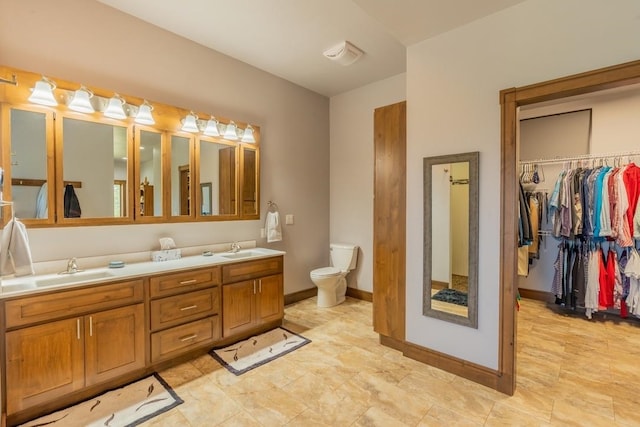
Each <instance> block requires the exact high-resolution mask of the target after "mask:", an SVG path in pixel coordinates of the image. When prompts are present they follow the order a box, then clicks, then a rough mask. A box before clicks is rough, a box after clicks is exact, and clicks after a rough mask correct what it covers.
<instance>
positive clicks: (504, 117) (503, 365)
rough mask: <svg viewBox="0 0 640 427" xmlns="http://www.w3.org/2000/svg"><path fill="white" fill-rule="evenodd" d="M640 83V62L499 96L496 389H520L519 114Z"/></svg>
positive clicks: (561, 79) (501, 92)
mask: <svg viewBox="0 0 640 427" xmlns="http://www.w3.org/2000/svg"><path fill="white" fill-rule="evenodd" d="M636 83H640V60H638V61H632V62H627V63H624V64H619V65H614V66H611V67H606V68H601V69H597V70H593V71H588V72H585V73H580V74H575V75H572V76H568V77H562V78H559V79H555V80H549V81H546V82H542V83H536V84H533V85H528V86H523V87H519V88H510V89H504V90H502V91H500V105H501V146H500V163H501V168H500V185H501V188H502V192H501V196H500V212H501V215H500V218H501V223H500V232H501V233H500V236H501V237H500V260H501V261H500V325H499V327H500V331H499V333H500V342H499V353H498V357H499V360H498V376H499V378H498V382H497V386H498V390H499V391H501V392H503V393H507V394H510V395H512V394H513V393H514V392H515V387H516V321H517V316H516V292H517V283H518V276H517V258H518V256H517V248H516V242H517V240H516V238H517V229H518V224H517V221H518V212H517V209H516V206H517V201H518V179H517V176H518V175H517V166H518V159H517V150H518V147H517V140H516V132H517V124H518V121H517V120H518V118H517V109H518V107H520V106H523V105H530V104H534V103H538V102H543V101H551V100H557V99H561V98H566V97H569V96H574V95H582V94H587V93H592V92H597V91H600V90H605V89H612V88H616V87H622V86H628V85H631V84H636Z"/></svg>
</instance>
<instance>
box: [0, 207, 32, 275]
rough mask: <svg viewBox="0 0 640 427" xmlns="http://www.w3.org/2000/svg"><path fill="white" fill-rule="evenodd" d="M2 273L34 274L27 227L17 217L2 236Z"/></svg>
mask: <svg viewBox="0 0 640 427" xmlns="http://www.w3.org/2000/svg"><path fill="white" fill-rule="evenodd" d="M0 274H2V275H3V276H6V275H8V274H15V275H16V276H25V275H27V274H34V270H33V263H32V261H31V249H30V248H29V237H28V236H27V228H26V227H25V226H24V224H23V223H22V222H20V221H18V220H17V219H15V218H14V219H12V220H10V221H9V222H8V223H7V225H6V226H5V227H4V230H2V237H1V238H0Z"/></svg>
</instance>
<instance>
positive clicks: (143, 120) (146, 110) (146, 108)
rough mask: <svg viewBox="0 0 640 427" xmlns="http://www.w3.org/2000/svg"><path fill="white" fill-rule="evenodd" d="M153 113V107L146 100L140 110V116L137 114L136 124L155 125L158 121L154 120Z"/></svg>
mask: <svg viewBox="0 0 640 427" xmlns="http://www.w3.org/2000/svg"><path fill="white" fill-rule="evenodd" d="M152 111H153V105H151V104H149V102H147V100H146V99H145V100H144V102H143V103H142V105H141V106H140V107H139V108H138V114H136V118H135V122H136V123H140V124H141V125H153V124H155V123H156V121H155V120H154V119H153V116H152V115H151V112H152Z"/></svg>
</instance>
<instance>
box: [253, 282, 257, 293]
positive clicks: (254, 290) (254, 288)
mask: <svg viewBox="0 0 640 427" xmlns="http://www.w3.org/2000/svg"><path fill="white" fill-rule="evenodd" d="M253 294H254V295H255V294H256V281H255V280H254V281H253Z"/></svg>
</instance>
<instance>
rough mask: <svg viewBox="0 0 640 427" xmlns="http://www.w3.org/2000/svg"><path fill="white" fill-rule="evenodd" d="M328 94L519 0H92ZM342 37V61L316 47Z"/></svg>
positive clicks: (396, 67)
mask: <svg viewBox="0 0 640 427" xmlns="http://www.w3.org/2000/svg"><path fill="white" fill-rule="evenodd" d="M98 1H100V2H101V3H104V4H106V5H109V6H112V7H114V8H116V9H119V10H121V11H123V12H125V13H127V14H129V15H132V16H135V17H137V18H139V19H141V20H143V21H146V22H149V23H151V24H154V25H156V26H158V27H161V28H164V29H166V30H168V31H171V32H173V33H175V34H178V35H180V36H182V37H185V38H187V39H190V40H192V41H194V42H197V43H199V44H201V45H204V46H207V47H209V48H211V49H213V50H216V51H218V52H222V53H224V54H226V55H228V56H231V57H233V58H236V59H238V60H240V61H243V62H246V63H247V64H251V65H253V66H255V67H257V68H260V69H262V70H264V71H267V72H269V73H271V74H275V75H276V76H279V77H282V78H284V79H286V80H289V81H291V82H293V83H296V84H298V85H300V86H303V87H305V88H308V89H310V90H312V91H314V92H317V93H320V94H322V95H326V96H333V95H336V94H339V93H342V92H346V91H348V90H351V89H355V88H357V87H360V86H364V85H366V84H369V83H372V82H375V81H378V80H381V79H384V78H387V77H391V76H394V75H396V74H399V73H403V72H405V69H406V46H409V45H411V44H413V43H416V42H419V41H422V40H425V39H427V38H429V37H433V36H434V35H437V34H439V33H443V32H446V31H449V30H451V29H453V28H455V27H458V26H461V25H464V24H466V23H469V22H471V21H474V20H476V19H479V18H482V17H484V16H487V15H490V14H492V13H495V12H497V11H499V10H502V9H505V8H507V7H510V6H513V5H515V4H517V3H521V2H522V1H524V0H189V1H185V0H136V1H131V0H98ZM343 40H348V41H350V42H351V43H353V44H354V45H356V46H357V47H359V48H360V49H361V50H363V51H364V52H365V55H364V56H363V57H362V58H360V59H359V60H358V61H357V62H355V63H354V64H353V65H350V66H347V67H345V66H342V65H340V64H338V63H336V62H333V61H330V60H328V59H326V58H325V57H324V56H323V55H322V52H323V51H325V50H326V49H328V48H330V47H332V46H334V45H336V44H337V43H339V42H341V41H343Z"/></svg>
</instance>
